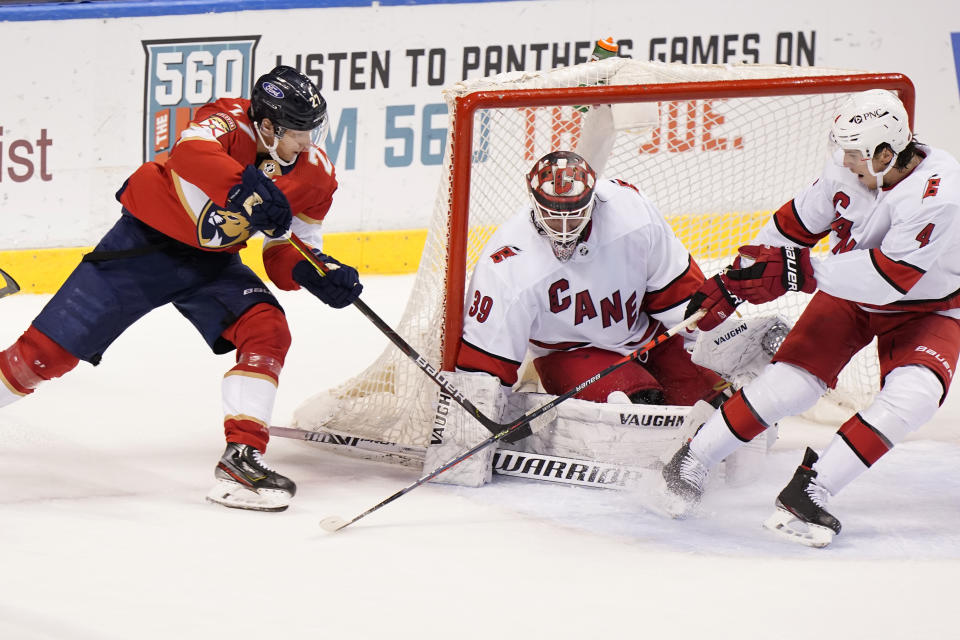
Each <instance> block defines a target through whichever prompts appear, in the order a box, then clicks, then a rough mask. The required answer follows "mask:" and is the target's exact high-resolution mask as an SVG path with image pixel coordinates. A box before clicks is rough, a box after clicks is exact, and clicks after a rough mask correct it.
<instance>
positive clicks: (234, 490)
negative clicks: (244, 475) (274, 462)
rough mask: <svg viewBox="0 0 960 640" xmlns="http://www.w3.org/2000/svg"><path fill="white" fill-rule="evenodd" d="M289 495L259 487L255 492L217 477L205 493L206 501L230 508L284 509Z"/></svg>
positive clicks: (251, 509)
mask: <svg viewBox="0 0 960 640" xmlns="http://www.w3.org/2000/svg"><path fill="white" fill-rule="evenodd" d="M291 497H292V496H291V495H290V494H289V493H288V492H286V491H280V490H278V489H261V490H260V491H259V492H257V491H253V490H252V489H248V488H247V487H245V486H243V485H242V484H240V483H239V482H233V481H230V480H222V479H218V480H217V483H216V484H215V485H214V487H213V489H211V490H210V492H209V493H207V502H213V503H214V504H220V505H223V506H225V507H230V508H231V509H248V510H250V511H285V510H286V508H287V507H289V506H290V498H291Z"/></svg>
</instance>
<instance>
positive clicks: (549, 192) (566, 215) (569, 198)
mask: <svg viewBox="0 0 960 640" xmlns="http://www.w3.org/2000/svg"><path fill="white" fill-rule="evenodd" d="M596 183H597V176H596V174H595V173H594V172H593V169H591V168H590V165H589V164H587V161H586V160H584V159H583V158H582V157H581V156H579V155H577V154H576V153H574V152H572V151H553V152H551V153H548V154H547V155H545V156H543V157H542V158H540V159H539V160H537V162H536V163H535V164H534V165H533V168H532V169H530V173H528V174H527V191H528V192H529V194H530V200H531V201H532V202H533V223H534V225H535V226H536V227H537V230H538V231H539V232H540V233H542V234H543V235H545V236H546V237H547V238H549V239H550V241H551V243H552V245H553V254H554V255H555V256H556V257H557V259H558V260H560V261H561V262H566V261H567V260H569V259H570V257H571V256H572V255H573V250H574V249H575V248H576V246H577V243H578V242H579V241H580V236H581V234H582V233H583V231H584V229H586V227H587V224H588V223H589V222H590V216H591V214H592V213H593V203H594V199H593V190H594V187H595V186H596Z"/></svg>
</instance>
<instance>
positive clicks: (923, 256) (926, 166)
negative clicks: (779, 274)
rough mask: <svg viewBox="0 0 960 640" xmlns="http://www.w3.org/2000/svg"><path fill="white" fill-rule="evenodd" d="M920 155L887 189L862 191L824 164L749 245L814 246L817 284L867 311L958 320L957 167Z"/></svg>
mask: <svg viewBox="0 0 960 640" xmlns="http://www.w3.org/2000/svg"><path fill="white" fill-rule="evenodd" d="M920 150H921V152H922V153H923V155H924V156H925V157H924V158H923V159H922V160H921V162H920V164H918V165H917V166H916V168H914V170H913V171H912V172H911V173H910V174H909V175H907V176H906V177H905V178H903V179H902V180H901V181H900V182H898V183H897V184H896V185H894V186H893V187H889V188H882V189H876V190H873V189H867V188H866V187H864V186H863V185H862V184H860V183H859V182H858V181H857V179H856V176H855V175H854V174H853V173H852V172H851V171H849V170H848V169H846V168H845V167H842V166H839V163H837V162H834V161H832V160H831V161H828V162H827V165H826V168H825V169H824V172H823V174H822V175H821V177H820V178H819V179H818V180H817V181H816V182H815V183H814V184H813V185H812V186H810V187H808V188H807V189H805V190H804V191H802V192H801V193H800V194H798V195H797V196H796V197H795V198H794V199H793V200H792V201H791V202H789V203H787V204H786V205H784V206H783V207H781V208H780V209H779V210H778V211H777V212H776V213H775V214H774V217H773V218H772V219H771V220H770V221H769V222H768V223H767V224H766V225H765V226H764V228H763V229H761V231H760V233H759V234H758V235H757V237H756V239H755V241H754V244H768V245H774V246H784V245H798V246H807V247H812V246H813V245H814V244H816V242H817V240H819V239H820V238H822V237H823V236H825V235H827V234H829V236H830V239H829V243H830V251H829V253H828V254H827V256H826V258H825V259H823V260H816V259H814V260H813V264H814V274H815V276H816V279H817V287H818V288H819V289H820V290H822V291H824V292H826V293H829V294H830V295H832V296H836V297H838V298H843V299H845V300H851V301H854V302H858V303H860V306H861V307H863V308H864V309H867V310H869V311H886V312H890V311H934V312H938V313H941V314H943V315H948V316H950V317H954V318H960V163H958V162H957V160H956V159H954V158H953V156H951V155H950V154H949V153H947V152H945V151H942V150H939V149H933V148H931V147H927V146H925V145H920Z"/></svg>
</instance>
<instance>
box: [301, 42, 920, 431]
mask: <svg viewBox="0 0 960 640" xmlns="http://www.w3.org/2000/svg"><path fill="white" fill-rule="evenodd" d="M871 88H886V89H889V90H892V91H895V92H897V93H898V94H899V95H900V97H901V99H902V100H903V102H904V104H905V106H906V108H907V111H908V113H910V115H911V121H912V118H913V110H914V89H913V84H912V83H911V82H910V80H909V79H908V78H907V77H906V76H904V75H901V74H879V73H859V72H852V71H849V70H841V69H825V68H812V67H803V68H801V67H788V66H782V65H681V64H666V63H656V62H640V61H634V60H628V59H623V58H610V59H607V60H602V61H599V62H591V63H585V64H582V65H575V66H573V67H567V68H561V69H554V70H549V71H543V72H513V73H507V74H501V75H499V76H494V77H490V78H482V79H476V80H467V81H464V82H460V83H457V84H455V85H453V86H451V87H449V88H447V89H446V90H445V91H444V92H443V93H444V99H445V100H446V103H447V106H448V109H449V116H450V118H449V128H448V131H447V139H446V147H445V155H444V161H443V167H442V172H441V174H440V185H439V188H438V193H437V196H436V203H435V208H434V212H433V216H432V218H431V219H430V221H429V224H428V230H427V238H426V242H425V246H424V249H423V253H422V257H421V260H420V265H419V268H418V272H417V275H416V278H415V280H414V283H413V287H412V291H411V294H410V298H409V301H408V303H407V307H406V309H405V311H404V314H403V316H402V318H401V320H400V321H399V323H398V324H397V325H396V327H395V329H396V331H397V333H398V334H399V335H401V336H402V337H403V338H404V339H405V340H406V341H407V342H408V343H409V344H410V345H411V346H412V347H413V348H414V349H416V351H417V352H418V353H420V354H421V355H422V356H423V357H424V358H425V359H426V360H427V361H428V362H430V363H433V364H437V365H440V366H441V367H442V368H443V369H446V370H450V369H452V368H453V366H454V363H455V358H456V351H457V346H458V341H459V338H460V333H461V328H462V319H463V313H464V303H465V301H464V293H465V289H466V285H467V283H468V281H469V277H470V273H471V271H472V267H473V265H474V264H475V262H476V260H477V258H478V256H479V253H480V250H481V249H482V247H483V245H484V244H485V242H486V240H487V239H488V238H489V237H490V234H491V233H492V232H493V230H494V229H495V228H496V227H497V225H499V224H500V223H501V222H503V220H505V219H506V218H508V217H509V216H510V215H513V214H515V213H517V211H518V210H519V208H522V207H524V206H527V202H528V200H527V196H526V191H525V185H524V180H523V176H524V175H525V174H526V172H527V171H528V170H529V168H530V166H532V164H533V162H534V161H535V160H536V159H537V158H539V157H540V156H542V155H543V154H545V153H547V152H549V151H552V150H555V149H557V148H569V149H573V150H575V151H578V152H579V153H581V155H584V156H585V157H587V159H588V161H590V163H591V165H592V166H593V167H594V168H595V169H596V170H597V173H598V176H599V177H600V178H611V179H612V178H618V179H623V180H626V181H628V182H631V183H632V184H634V185H635V186H637V187H638V188H639V189H640V190H641V191H643V192H644V193H646V195H647V196H648V197H650V199H651V200H652V201H653V202H654V203H655V204H656V205H657V207H658V208H659V209H660V210H661V212H662V213H663V214H664V216H665V217H666V219H667V221H668V222H669V223H670V224H671V226H672V227H673V228H674V230H675V232H676V233H677V235H678V236H679V237H680V239H681V241H683V242H684V244H685V245H686V246H687V248H688V249H689V250H690V251H691V253H692V254H693V255H694V257H695V258H696V259H697V261H698V262H699V264H700V266H701V268H703V270H704V272H705V273H707V274H708V275H710V274H712V273H715V272H716V271H718V270H719V269H720V268H722V266H724V265H725V264H727V263H729V261H730V260H731V259H732V256H733V255H734V253H735V251H736V249H737V247H739V246H741V245H743V244H748V243H749V241H750V240H751V239H752V238H753V237H754V236H755V235H756V232H757V230H758V229H759V227H760V226H761V225H762V224H763V223H764V222H765V221H766V220H767V219H769V216H770V214H771V213H772V211H774V210H776V208H778V207H779V206H781V205H782V204H784V203H785V202H787V201H789V200H790V198H792V197H793V195H794V194H795V193H796V192H797V191H798V190H799V189H801V188H803V187H804V186H806V185H808V184H810V183H811V182H812V181H813V180H814V179H815V178H816V177H817V175H819V173H820V171H821V170H822V168H823V165H824V162H825V161H826V160H827V157H826V149H827V132H828V130H829V126H830V118H831V117H832V115H833V113H834V112H835V110H836V108H837V106H838V105H839V103H840V101H842V100H843V98H844V97H845V96H846V95H848V94H850V93H852V92H856V91H860V90H864V89H871ZM824 249H825V245H824V244H821V245H818V250H819V251H823V250H824ZM807 299H809V296H806V294H788V295H787V296H784V297H783V298H781V299H780V300H778V301H775V302H774V303H770V304H768V305H762V306H760V307H754V306H752V305H745V307H750V308H749V309H747V310H746V311H745V312H744V314H745V315H748V316H749V315H763V314H767V313H777V314H780V315H783V316H784V317H786V318H787V319H788V320H793V319H795V318H796V317H797V316H798V315H799V313H800V312H801V311H802V308H803V306H804V305H805V304H806V300H807ZM878 380H879V378H878V369H877V364H876V354H875V349H874V350H873V353H872V354H871V353H869V352H868V349H865V350H864V351H863V352H861V354H858V356H857V358H855V361H854V363H852V364H851V366H849V367H847V370H845V371H844V373H843V374H841V379H840V385H839V386H840V389H841V392H840V393H838V394H834V396H835V400H837V401H839V402H841V403H843V404H845V405H847V406H849V407H858V406H862V405H863V404H864V403H865V402H866V400H868V399H869V398H870V397H871V396H872V393H873V392H874V391H875V389H876V385H877V382H878ZM441 409H442V407H441ZM441 409H438V407H437V390H436V386H435V385H434V384H433V382H432V381H431V380H430V379H428V378H427V376H425V375H424V374H423V372H422V371H420V370H419V369H418V368H417V367H416V366H415V365H414V364H413V363H412V362H410V361H409V360H408V359H407V358H406V357H405V356H404V355H403V354H402V353H400V352H399V350H398V349H397V348H396V347H394V346H393V345H388V346H387V348H386V350H385V351H384V352H383V353H382V355H381V356H380V357H379V358H378V359H377V360H376V361H375V362H373V363H372V364H371V365H370V366H369V367H367V369H366V370H364V371H363V372H361V373H360V374H359V375H357V376H355V377H353V378H351V379H349V380H347V381H345V382H344V383H342V384H341V385H339V386H338V387H336V388H334V389H329V390H323V391H319V392H318V393H317V394H315V395H314V396H313V397H311V398H309V399H307V400H306V401H305V402H304V403H303V404H302V405H301V407H300V408H299V409H298V410H297V411H296V413H295V416H294V423H295V425H296V426H297V427H299V428H301V429H323V430H326V431H331V432H335V433H339V434H343V435H348V436H355V437H361V438H369V439H374V440H379V441H389V442H395V443H400V444H404V445H424V444H427V443H428V442H429V440H430V437H431V433H432V426H433V425H434V424H440V423H441V422H442V420H443V416H442V415H440V413H442V411H441Z"/></svg>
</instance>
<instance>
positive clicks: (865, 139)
mask: <svg viewBox="0 0 960 640" xmlns="http://www.w3.org/2000/svg"><path fill="white" fill-rule="evenodd" d="M912 139H913V134H912V133H911V132H910V119H909V117H908V116H907V110H906V109H905V108H904V106H903V103H902V102H900V99H899V98H898V97H897V96H896V95H894V94H893V93H891V92H890V91H887V90H886V89H871V90H869V91H863V92H860V93H857V94H854V95H852V96H850V97H849V98H847V100H846V101H845V102H844V103H843V105H842V106H841V107H840V109H839V110H838V111H837V113H836V116H835V117H834V120H833V126H832V127H831V128H830V141H831V142H832V143H833V145H835V147H836V148H837V149H839V150H840V153H838V154H837V159H838V160H839V161H841V162H842V158H843V156H844V155H846V154H854V155H853V159H854V160H860V159H862V160H870V161H871V162H867V169H868V170H869V171H870V173H871V174H873V175H874V176H877V177H878V178H879V179H882V178H883V176H884V175H885V174H886V173H887V172H888V171H889V170H890V169H891V168H893V165H894V163H895V162H896V160H897V154H899V153H900V152H901V151H903V150H904V149H906V147H907V145H908V144H910V141H911V140H912ZM883 143H887V144H888V145H890V148H891V149H892V150H893V154H894V155H893V159H892V160H890V163H889V164H888V165H887V166H886V167H885V168H884V169H883V170H882V171H880V172H879V173H878V172H876V171H874V169H873V162H872V159H873V156H874V154H875V153H876V150H877V147H878V146H880V145H881V144H883Z"/></svg>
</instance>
